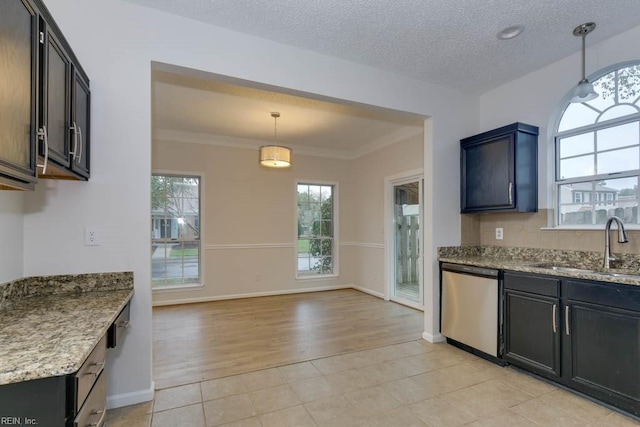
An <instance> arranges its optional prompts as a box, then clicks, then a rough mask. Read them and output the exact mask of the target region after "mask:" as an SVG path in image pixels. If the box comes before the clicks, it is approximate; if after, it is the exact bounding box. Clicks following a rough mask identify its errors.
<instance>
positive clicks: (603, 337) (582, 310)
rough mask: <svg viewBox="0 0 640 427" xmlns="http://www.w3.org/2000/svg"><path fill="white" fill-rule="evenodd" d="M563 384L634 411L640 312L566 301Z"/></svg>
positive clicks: (637, 408)
mask: <svg viewBox="0 0 640 427" xmlns="http://www.w3.org/2000/svg"><path fill="white" fill-rule="evenodd" d="M564 308H565V310H566V311H567V315H566V318H567V319H568V323H567V324H566V328H565V333H564V336H563V351H564V376H563V379H564V381H565V383H566V384H567V385H568V386H569V387H571V388H574V389H576V390H578V391H580V392H582V393H585V394H588V395H590V396H593V397H595V398H598V399H600V400H602V401H605V402H607V403H610V404H612V405H614V406H616V407H618V408H620V409H623V410H625V411H627V412H630V413H632V414H634V415H636V416H640V313H639V312H634V311H629V310H621V309H617V308H611V307H605V306H599V305H596V304H588V303H583V302H573V301H568V303H567V304H566V305H565V307H564Z"/></svg>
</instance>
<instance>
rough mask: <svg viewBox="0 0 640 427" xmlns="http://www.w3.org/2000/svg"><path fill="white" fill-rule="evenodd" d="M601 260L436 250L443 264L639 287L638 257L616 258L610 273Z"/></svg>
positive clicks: (592, 255) (519, 251)
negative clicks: (606, 271)
mask: <svg viewBox="0 0 640 427" xmlns="http://www.w3.org/2000/svg"><path fill="white" fill-rule="evenodd" d="M602 257H603V255H602V253H598V252H586V251H561V250H550V249H535V248H515V247H514V248H512V247H500V246H452V247H443V248H439V249H438V260H439V261H442V262H450V263H455V264H465V265H474V266H478V267H487V268H495V269H500V270H512V271H522V272H528V273H537V274H548V275H552V276H562V277H571V278H575V279H587V280H598V281H601V282H610V283H621V284H626V285H634V286H640V256H638V255H635V254H620V255H616V257H617V258H618V259H619V261H618V262H617V264H615V268H612V269H610V270H609V274H607V273H605V272H603V271H602ZM540 264H547V265H555V266H560V267H567V268H574V269H581V270H584V271H567V270H553V269H551V268H549V267H541V266H539V265H540ZM587 270H591V271H587ZM612 273H613V274H615V275H613V274H612Z"/></svg>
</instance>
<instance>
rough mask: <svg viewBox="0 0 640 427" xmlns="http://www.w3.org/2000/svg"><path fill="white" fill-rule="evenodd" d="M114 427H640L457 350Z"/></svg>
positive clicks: (294, 378) (219, 397) (170, 401)
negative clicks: (465, 426)
mask: <svg viewBox="0 0 640 427" xmlns="http://www.w3.org/2000/svg"><path fill="white" fill-rule="evenodd" d="M107 420H108V426H109V427H125V426H126V427H149V426H152V427H169V426H170V427H182V426H184V427H203V426H207V427H208V426H229V427H230V426H234V427H254V426H255V427H260V426H262V427H271V426H276V427H286V426H292V427H305V426H338V427H342V426H345V427H351V426H380V427H393V426H402V427H411V426H431V427H440V426H443V427H444V426H446V427H449V426H461V425H468V426H492V427H495V426H594V427H595V426H640V422H639V421H636V420H634V419H631V418H629V417H626V416H624V415H621V414H619V413H617V412H612V411H611V410H610V409H608V408H606V407H604V406H601V405H598V404H596V403H593V402H591V401H589V400H587V399H584V398H582V397H579V396H577V395H574V394H573V393H570V392H567V391H565V390H562V389H560V388H558V387H555V386H554V385H551V384H548V383H546V382H544V381H541V380H538V379H535V378H533V377H531V376H528V375H526V374H523V373H521V372H518V371H517V370H515V369H513V368H509V367H507V368H501V367H499V366H496V365H494V364H491V363H489V362H486V361H484V360H482V359H480V358H477V357H475V356H473V355H471V354H468V353H466V352H463V351H461V350H458V349H457V348H455V347H452V346H449V345H447V344H430V343H428V342H426V341H422V340H419V341H411V342H407V343H403V344H396V345H391V346H386V347H380V348H375V349H371V350H364V351H358V352H355V353H349V354H345V355H340V356H332V357H327V358H323V359H317V360H313V361H311V362H303V363H296V364H293V365H287V366H281V367H278V368H272V369H266V370H262V371H256V372H251V373H247V374H243V375H236V376H232V377H226V378H220V379H216V380H210V381H203V382H200V383H195V384H189V385H184V386H179V387H173V388H168V389H163V390H158V391H156V395H155V400H154V402H148V403H143V404H139V405H133V406H129V407H125V408H118V409H114V410H110V411H109V412H108V414H107Z"/></svg>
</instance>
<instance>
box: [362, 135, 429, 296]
mask: <svg viewBox="0 0 640 427" xmlns="http://www.w3.org/2000/svg"><path fill="white" fill-rule="evenodd" d="M423 149H424V136H423V134H422V133H420V134H417V135H415V136H413V137H409V138H407V139H405V140H404V141H401V142H398V143H396V144H393V145H391V146H389V147H386V148H383V149H381V150H377V151H374V152H373V153H370V154H367V155H366V156H363V157H360V158H358V159H356V160H355V161H354V164H353V168H352V170H353V172H354V177H353V181H354V186H355V189H354V190H355V191H354V194H355V196H356V199H355V202H356V203H355V206H354V213H353V218H354V223H353V232H354V240H353V244H354V245H353V246H354V248H353V249H352V250H353V252H354V255H355V257H356V258H355V261H356V262H354V268H355V271H354V284H355V285H356V286H357V287H359V288H363V289H364V290H367V291H369V292H371V293H373V294H375V295H378V296H384V295H385V286H386V274H385V266H386V264H387V260H386V259H385V246H384V245H385V243H386V242H385V227H386V225H385V222H384V221H385V217H384V213H385V210H386V205H385V204H386V203H388V201H387V200H385V191H384V190H385V188H384V187H385V178H386V177H388V176H391V175H395V174H398V173H401V172H406V171H410V170H415V169H420V168H422V166H423V161H424V159H423Z"/></svg>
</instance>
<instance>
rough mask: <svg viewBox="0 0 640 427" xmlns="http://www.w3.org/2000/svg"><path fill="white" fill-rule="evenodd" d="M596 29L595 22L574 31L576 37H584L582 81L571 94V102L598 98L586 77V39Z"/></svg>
mask: <svg viewBox="0 0 640 427" xmlns="http://www.w3.org/2000/svg"><path fill="white" fill-rule="evenodd" d="M595 29H596V24H595V22H587V23H586V24H582V25H578V26H577V27H576V28H574V29H573V35H574V36H576V37H582V80H580V81H579V82H578V86H576V88H575V89H574V90H573V93H572V94H571V102H587V101H591V100H592V99H596V98H597V97H598V94H597V93H596V91H595V90H594V89H593V85H592V84H591V83H590V82H589V80H587V78H586V77H585V71H584V68H585V66H584V62H585V61H584V57H585V38H586V37H587V34H589V33H590V32H592V31H593V30H595Z"/></svg>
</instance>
